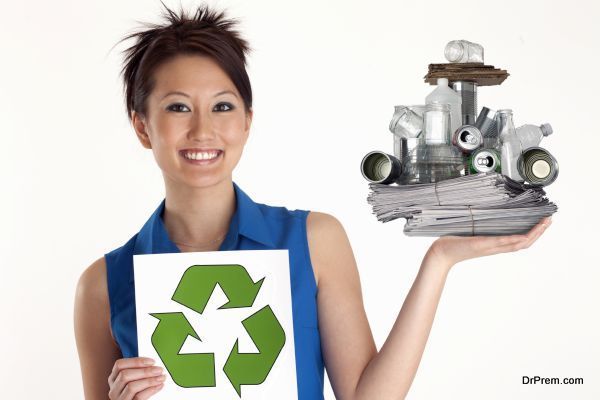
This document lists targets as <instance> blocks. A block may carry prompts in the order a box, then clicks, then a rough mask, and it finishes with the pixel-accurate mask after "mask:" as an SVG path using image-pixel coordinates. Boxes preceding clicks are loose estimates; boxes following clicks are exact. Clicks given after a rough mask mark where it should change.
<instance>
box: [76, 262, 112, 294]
mask: <svg viewBox="0 0 600 400" xmlns="http://www.w3.org/2000/svg"><path fill="white" fill-rule="evenodd" d="M76 301H77V302H84V303H89V302H92V303H97V302H108V287H107V283H106V261H105V260H104V256H102V257H100V258H99V259H97V260H96V261H94V262H93V263H92V264H91V265H90V266H89V267H87V268H86V269H85V270H84V271H83V272H82V273H81V276H80V277H79V281H78V282H77V292H76Z"/></svg>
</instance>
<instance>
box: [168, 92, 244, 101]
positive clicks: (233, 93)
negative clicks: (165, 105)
mask: <svg viewBox="0 0 600 400" xmlns="http://www.w3.org/2000/svg"><path fill="white" fill-rule="evenodd" d="M225 93H231V94H232V95H234V96H235V97H238V95H237V94H235V92H233V91H231V90H222V91H220V92H218V93H215V95H214V96H213V97H217V96H220V95H222V94H225ZM172 94H179V95H182V96H185V97H190V96H189V95H188V94H187V93H184V92H179V91H174V92H169V93H167V94H165V95H164V96H163V97H162V98H163V99H164V98H165V97H167V96H170V95H172ZM161 100H162V99H161Z"/></svg>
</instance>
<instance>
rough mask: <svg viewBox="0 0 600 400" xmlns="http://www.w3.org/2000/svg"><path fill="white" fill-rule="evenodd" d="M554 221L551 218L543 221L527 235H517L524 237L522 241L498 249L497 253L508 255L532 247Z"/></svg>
mask: <svg viewBox="0 0 600 400" xmlns="http://www.w3.org/2000/svg"><path fill="white" fill-rule="evenodd" d="M551 223H552V220H551V219H550V218H544V219H542V220H541V221H540V222H539V223H538V224H537V225H536V226H534V227H533V228H531V230H530V231H529V232H528V233H527V234H526V235H515V236H522V238H521V239H520V240H516V241H514V242H512V243H507V244H504V245H502V246H500V247H498V248H497V249H496V252H497V253H507V252H513V251H518V250H522V249H526V248H528V247H529V246H531V245H532V244H533V243H534V242H535V241H536V240H537V239H538V238H539V237H540V236H541V235H542V234H543V233H544V232H545V231H546V229H547V228H548V226H550V224H551Z"/></svg>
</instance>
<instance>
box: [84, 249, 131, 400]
mask: <svg viewBox="0 0 600 400" xmlns="http://www.w3.org/2000/svg"><path fill="white" fill-rule="evenodd" d="M74 322H75V339H76V342H77V351H78V353H79V363H80V366H81V376H82V379H83V389H84V394H85V398H86V399H87V400H100V399H101V400H106V399H108V391H109V385H108V376H109V375H110V373H111V371H112V369H113V365H114V363H115V361H116V360H117V359H119V358H121V351H120V350H119V347H118V346H117V344H116V343H115V341H114V339H113V337H112V335H111V333H110V308H109V303H108V287H107V282H106V263H105V261H104V257H102V258H100V259H98V260H96V261H95V262H94V263H93V264H92V265H90V266H89V267H88V268H87V269H86V270H85V271H84V272H83V273H82V274H81V277H80V278H79V282H78V284H77V291H76V293H75V310H74Z"/></svg>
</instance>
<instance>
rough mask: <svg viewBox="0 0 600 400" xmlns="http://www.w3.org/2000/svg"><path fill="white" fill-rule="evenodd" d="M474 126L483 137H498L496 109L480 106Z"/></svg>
mask: <svg viewBox="0 0 600 400" xmlns="http://www.w3.org/2000/svg"><path fill="white" fill-rule="evenodd" d="M475 126H476V127H477V129H479V131H480V132H481V134H482V135H483V137H484V138H490V137H498V128H497V127H496V111H494V110H491V109H489V108H487V107H482V108H481V112H480V113H479V116H477V120H476V121H475Z"/></svg>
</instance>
